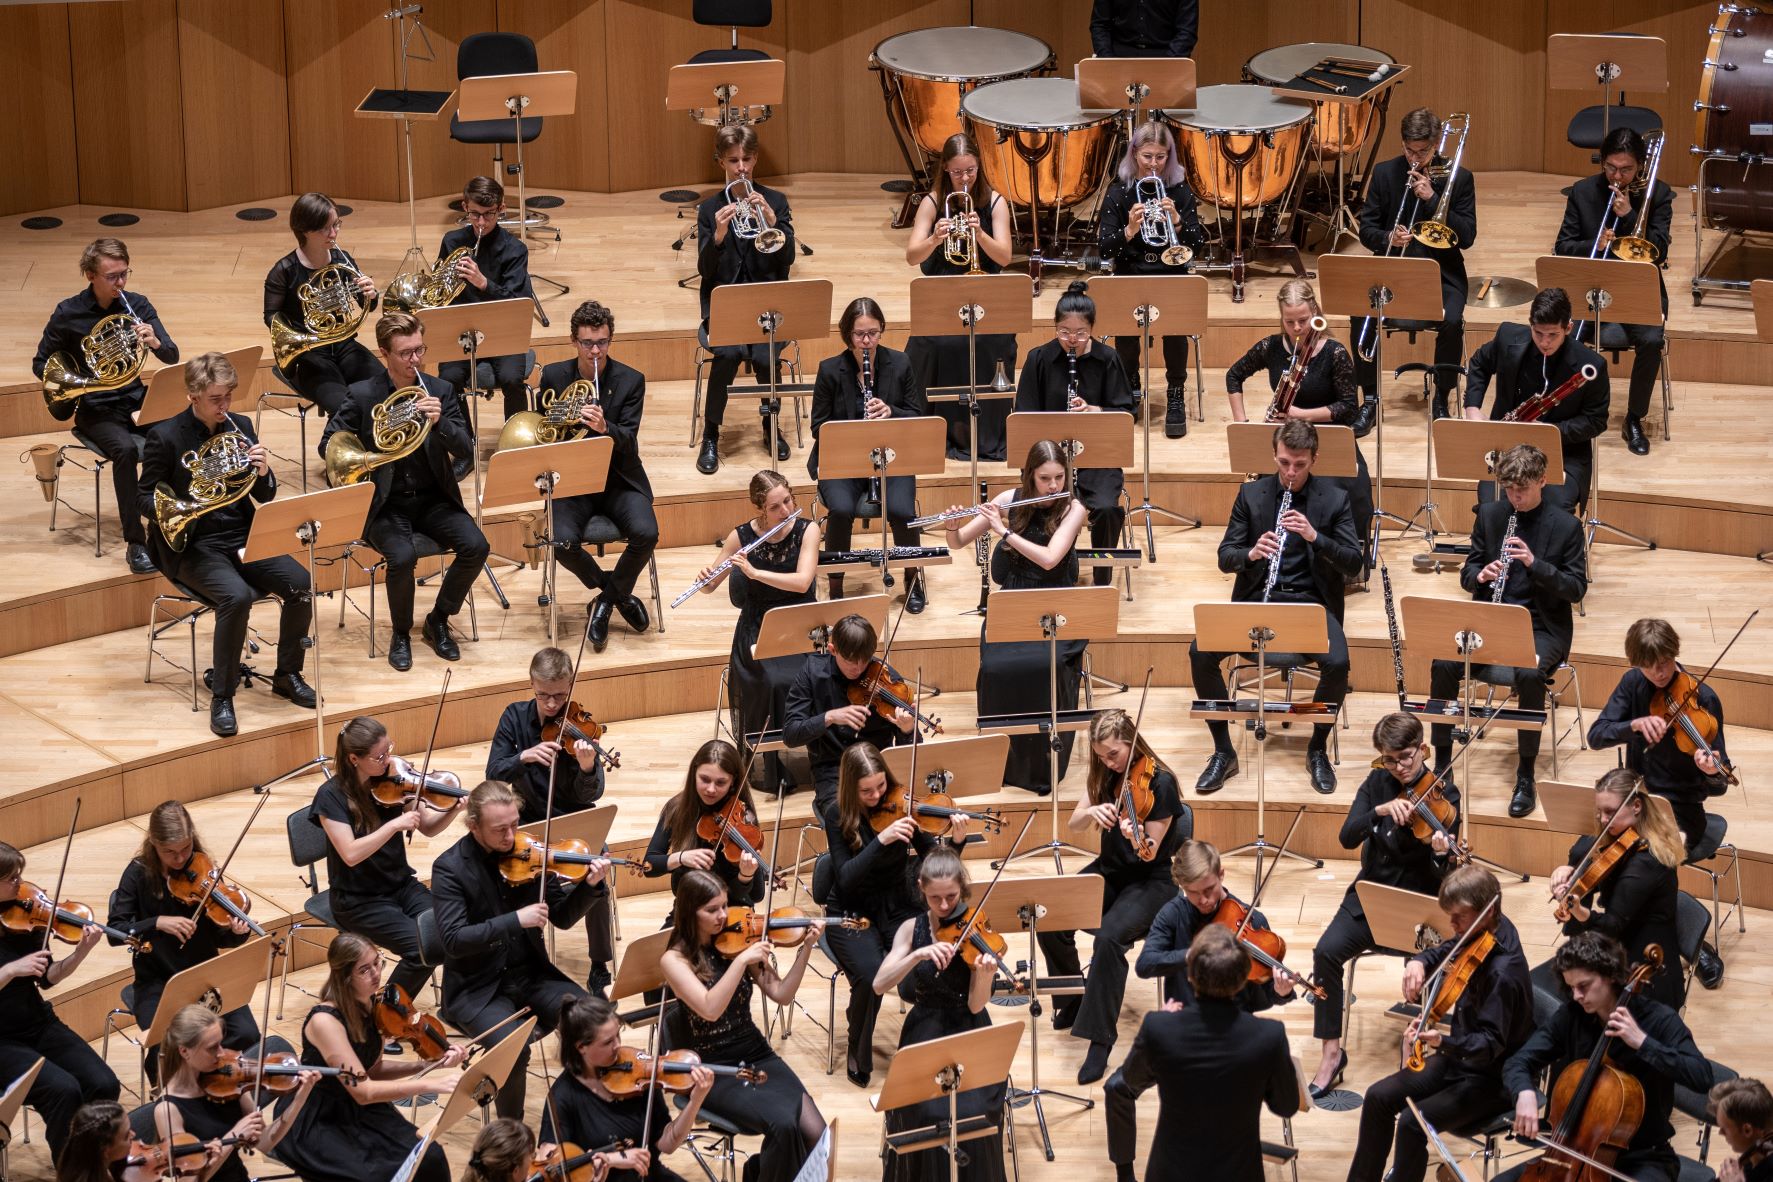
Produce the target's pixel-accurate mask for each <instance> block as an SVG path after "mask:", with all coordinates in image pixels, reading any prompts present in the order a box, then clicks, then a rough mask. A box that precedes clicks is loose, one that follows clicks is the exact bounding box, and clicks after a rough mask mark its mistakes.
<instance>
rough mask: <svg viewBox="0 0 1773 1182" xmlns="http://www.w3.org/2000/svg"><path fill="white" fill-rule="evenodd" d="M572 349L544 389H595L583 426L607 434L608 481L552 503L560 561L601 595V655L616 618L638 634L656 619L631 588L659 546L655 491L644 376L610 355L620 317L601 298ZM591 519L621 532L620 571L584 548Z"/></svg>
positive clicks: (594, 626)
mask: <svg viewBox="0 0 1773 1182" xmlns="http://www.w3.org/2000/svg"><path fill="white" fill-rule="evenodd" d="M571 332H572V339H573V345H574V346H575V347H576V349H577V350H578V353H577V356H576V357H573V358H568V359H566V360H565V361H556V362H555V363H554V364H552V365H549V366H545V367H543V369H542V377H541V383H540V387H541V389H542V390H544V391H547V390H554V391H562V390H565V389H566V388H567V387H568V386H570V385H572V384H573V383H574V382H579V381H586V382H595V383H597V392H598V396H597V398H596V399H594V400H592V401H591V402H589V403H587V404H586V406H585V408H584V409H583V410H581V411H580V412H579V422H580V423H582V424H583V425H584V426H585V427H586V428H587V429H588V430H589V432H590V433H591V434H592V435H607V436H609V437H610V440H611V442H612V443H613V444H614V448H613V450H612V451H611V452H610V460H609V476H608V479H607V481H606V482H605V484H604V486H603V491H602V492H598V493H584V494H581V495H579V496H576V497H561V498H560V499H558V500H556V501H555V502H554V545H555V557H556V558H557V559H559V561H560V565H562V566H564V567H566V569H567V570H570V571H571V572H572V573H573V574H575V575H577V576H578V579H579V582H581V583H583V584H584V585H585V586H586V587H587V588H589V589H590V590H593V591H596V592H597V593H598V594H597V598H596V599H594V600H592V602H591V607H590V616H589V623H588V624H587V627H589V628H590V630H591V647H592V649H593V650H595V651H597V652H602V651H603V649H604V646H605V645H606V644H608V643H609V618H610V614H611V613H612V612H620V613H622V619H623V620H624V621H625V622H626V623H627V625H628V627H630V628H632V629H633V630H634V632H635V634H636V635H642V634H644V633H645V632H646V630H647V627H648V625H650V624H651V623H652V619H651V617H650V616H648V615H647V610H646V604H644V603H642V602H641V600H640V599H639V598H638V597H637V596H636V595H635V594H634V584H635V583H636V582H638V581H639V579H640V575H641V572H642V571H644V570H646V564H647V561H648V560H649V559H650V558H651V557H652V555H653V551H654V550H655V549H657V548H658V545H659V519H658V518H657V517H656V516H655V515H654V514H653V485H652V481H651V480H650V479H649V478H648V477H647V474H646V468H645V467H644V466H642V464H641V462H640V416H641V413H642V412H643V411H644V409H645V407H646V375H645V374H643V373H641V372H640V371H639V370H637V369H635V368H634V367H633V366H631V365H624V364H623V363H622V362H620V361H617V360H616V359H615V358H613V357H611V356H610V355H609V352H610V344H611V342H612V341H614V339H615V334H616V316H615V313H614V312H611V311H610V310H609V309H608V308H606V307H604V306H603V305H602V304H600V303H598V302H597V301H596V300H586V301H585V302H584V303H582V304H580V305H579V306H578V307H577V308H575V309H573V315H572V328H571ZM593 517H607V518H609V519H610V520H611V521H612V522H614V523H615V526H616V528H617V529H619V530H621V531H622V538H623V549H622V555H621V557H620V558H618V559H616V565H615V569H614V570H612V571H609V572H607V573H606V572H605V571H604V570H603V568H602V567H600V566H599V565H598V564H597V558H596V556H595V555H593V554H592V553H591V552H590V551H589V550H587V549H585V547H584V545H583V544H582V543H583V539H584V537H585V527H586V525H587V524H588V523H589V522H590V520H591V518H593Z"/></svg>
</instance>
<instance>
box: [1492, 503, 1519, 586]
mask: <svg viewBox="0 0 1773 1182" xmlns="http://www.w3.org/2000/svg"><path fill="white" fill-rule="evenodd" d="M1514 526H1515V514H1513V513H1510V514H1509V515H1508V528H1507V529H1506V530H1504V531H1503V534H1502V550H1501V552H1500V553H1499V554H1498V557H1500V558H1501V559H1502V569H1501V570H1499V571H1497V572H1496V584H1495V586H1493V587H1492V588H1491V589H1490V602H1491V603H1501V602H1502V593H1503V591H1505V590H1506V589H1507V587H1508V568H1509V565H1510V564H1511V563H1513V562H1514V559H1512V558H1510V557H1509V556H1508V540H1509V539H1510V538H1512V537H1514Z"/></svg>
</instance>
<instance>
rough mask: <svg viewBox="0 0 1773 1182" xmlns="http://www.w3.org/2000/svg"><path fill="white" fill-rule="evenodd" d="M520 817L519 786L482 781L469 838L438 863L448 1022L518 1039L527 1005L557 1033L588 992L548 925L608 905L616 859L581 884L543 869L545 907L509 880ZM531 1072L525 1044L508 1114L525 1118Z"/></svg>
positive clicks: (504, 1108) (435, 889) (434, 886)
mask: <svg viewBox="0 0 1773 1182" xmlns="http://www.w3.org/2000/svg"><path fill="white" fill-rule="evenodd" d="M517 815H518V796H517V793H516V792H515V791H513V790H512V788H511V785H509V784H507V783H505V782H504V781H503V780H482V781H481V782H480V783H479V784H478V785H477V786H476V787H475V789H474V791H473V792H471V793H469V795H468V805H467V812H466V818H467V825H468V832H467V834H466V835H465V836H463V837H462V839H461V840H460V841H457V842H456V843H455V844H454V845H452V846H450V847H449V848H448V849H447V850H445V851H443V853H441V854H439V855H438V856H437V861H435V862H434V863H432V865H431V890H432V893H433V894H434V895H435V897H436V899H437V934H438V937H439V938H440V939H441V940H442V942H443V1017H444V1018H445V1019H447V1020H448V1021H449V1022H450V1023H451V1024H453V1025H455V1026H457V1027H459V1028H460V1029H462V1030H465V1031H467V1032H468V1033H469V1034H473V1035H480V1034H485V1033H487V1032H488V1031H490V1030H492V1029H493V1028H494V1027H499V1028H500V1029H501V1030H502V1031H503V1032H504V1033H506V1034H508V1033H510V1022H511V1018H512V1016H513V1015H514V1014H516V1013H517V1011H518V1010H520V1009H522V1008H523V1007H525V1006H528V1007H529V1010H530V1012H531V1013H533V1014H534V1015H535V1016H536V1019H537V1027H538V1028H539V1029H541V1030H552V1029H553V1028H554V1022H555V1019H556V1018H558V1017H559V1015H560V1007H561V1006H563V1005H565V1004H566V1003H567V1002H568V1001H569V1000H571V999H572V998H575V997H584V996H586V993H585V990H584V989H582V988H580V987H579V986H578V985H577V984H575V983H574V982H572V981H570V980H568V979H567V976H566V974H565V973H562V972H561V971H560V970H559V969H558V968H556V967H555V966H554V962H553V961H551V960H549V959H548V948H547V945H546V943H544V941H543V938H542V925H543V924H546V923H552V924H553V925H554V926H555V927H557V928H563V929H564V928H568V927H571V926H572V925H574V924H576V923H578V922H579V921H580V920H581V919H583V918H584V917H585V915H586V913H587V912H588V911H589V910H590V909H591V908H593V907H600V908H604V909H607V908H608V906H609V898H608V896H609V888H608V887H606V886H605V885H604V879H605V877H606V876H607V874H608V872H609V863H608V862H606V861H604V860H603V859H601V858H593V859H592V860H591V864H590V866H589V868H588V870H587V873H586V874H585V877H584V879H583V880H581V881H579V882H576V883H575V882H571V881H568V880H566V879H565V878H562V877H560V876H557V875H554V874H551V873H546V872H544V878H545V880H546V888H545V894H546V901H545V902H544V901H542V899H541V898H540V897H539V896H540V895H541V894H542V893H544V892H542V891H539V890H538V888H537V886H536V884H535V882H534V881H533V880H526V881H525V882H523V883H521V884H514V883H510V882H507V881H506V880H505V879H504V878H503V877H502V876H501V875H500V872H499V860H500V859H501V858H503V857H505V856H506V855H508V854H510V853H511V851H512V849H513V848H515V846H516V843H517ZM495 1041H496V1037H495ZM528 1066H529V1047H528V1046H525V1047H524V1048H523V1049H522V1050H521V1051H519V1052H518V1054H517V1061H516V1062H515V1063H514V1064H513V1065H512V1067H511V1073H510V1075H508V1076H507V1077H506V1078H505V1083H504V1086H503V1087H501V1088H500V1089H499V1098H498V1110H499V1115H500V1116H509V1117H512V1118H513V1119H518V1120H521V1119H522V1117H523V1097H524V1090H525V1084H526V1082H527V1080H528V1078H529V1072H528V1070H527V1068H528Z"/></svg>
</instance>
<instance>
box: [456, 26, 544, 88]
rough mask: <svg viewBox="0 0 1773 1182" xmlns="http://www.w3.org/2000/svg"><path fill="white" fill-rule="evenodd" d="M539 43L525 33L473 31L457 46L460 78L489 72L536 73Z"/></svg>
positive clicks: (457, 65) (457, 69) (457, 66)
mask: <svg viewBox="0 0 1773 1182" xmlns="http://www.w3.org/2000/svg"><path fill="white" fill-rule="evenodd" d="M536 63H537V58H536V43H535V42H534V41H531V40H530V39H529V38H528V37H525V36H524V35H523V34H522V33H472V34H470V35H468V36H466V37H464V38H462V43H461V45H459V46H457V48H456V77H457V78H484V77H486V76H487V75H489V74H533V73H535V72H536V70H537V68H538V67H537V64H536Z"/></svg>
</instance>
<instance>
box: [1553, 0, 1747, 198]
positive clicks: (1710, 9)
mask: <svg viewBox="0 0 1773 1182" xmlns="http://www.w3.org/2000/svg"><path fill="white" fill-rule="evenodd" d="M1614 2H1615V9H1616V13H1615V17H1614V20H1615V23H1616V26H1617V27H1618V28H1621V29H1624V30H1626V31H1628V32H1632V33H1649V34H1653V35H1655V36H1657V37H1661V38H1662V39H1663V40H1664V41H1666V42H1667V43H1668V93H1667V94H1661V95H1657V96H1655V97H1654V98H1653V99H1647V100H1646V101H1645V102H1644V104H1643V105H1644V106H1647V107H1655V108H1656V109H1657V110H1658V111H1660V112H1661V113H1662V126H1663V127H1664V128H1665V129H1666V130H1667V132H1668V140H1667V147H1666V150H1665V151H1664V153H1663V157H1662V179H1663V180H1665V181H1667V182H1668V183H1669V184H1671V185H1673V186H1674V187H1675V188H1677V189H1681V188H1685V187H1686V186H1688V185H1689V184H1691V183H1692V182H1693V175H1694V170H1695V166H1696V165H1697V163H1698V161H1697V159H1696V158H1695V157H1694V156H1693V154H1692V153H1691V152H1689V151H1688V148H1690V147H1691V146H1692V145H1693V144H1695V143H1697V142H1698V141H1697V139H1696V137H1695V134H1694V132H1695V119H1694V114H1693V100H1694V99H1696V98H1697V97H1698V96H1699V81H1700V75H1701V73H1702V72H1703V71H1702V70H1701V65H1702V63H1703V62H1704V61H1705V53H1706V49H1707V47H1708V45H1709V44H1710V41H1711V34H1710V33H1708V32H1707V31H1706V30H1707V27H1708V26H1709V25H1711V23H1712V22H1713V21H1714V20H1716V19H1717V15H1718V8H1717V5H1716V4H1694V3H1691V0H1686V2H1681V3H1670V2H1669V0H1614ZM1633 101H1634V102H1635V101H1637V100H1636V99H1635V98H1634V99H1633ZM1547 167H1550V165H1549V164H1548V165H1547Z"/></svg>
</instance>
